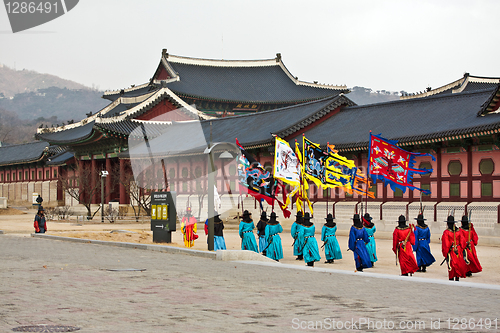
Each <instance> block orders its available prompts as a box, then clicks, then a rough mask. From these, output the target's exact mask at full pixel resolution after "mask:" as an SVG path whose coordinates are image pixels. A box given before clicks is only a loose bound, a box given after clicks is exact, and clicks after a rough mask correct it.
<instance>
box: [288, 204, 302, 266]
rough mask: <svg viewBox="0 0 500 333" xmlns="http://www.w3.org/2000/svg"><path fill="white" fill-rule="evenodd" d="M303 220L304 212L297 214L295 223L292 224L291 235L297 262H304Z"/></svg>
mask: <svg viewBox="0 0 500 333" xmlns="http://www.w3.org/2000/svg"><path fill="white" fill-rule="evenodd" d="M302 223H303V218H302V212H301V211H299V212H297V215H296V216H295V222H293V224H292V228H291V230H290V233H291V234H292V237H293V255H294V256H297V258H296V259H295V260H303V259H304V256H303V255H302V248H303V247H304V226H303V225H302Z"/></svg>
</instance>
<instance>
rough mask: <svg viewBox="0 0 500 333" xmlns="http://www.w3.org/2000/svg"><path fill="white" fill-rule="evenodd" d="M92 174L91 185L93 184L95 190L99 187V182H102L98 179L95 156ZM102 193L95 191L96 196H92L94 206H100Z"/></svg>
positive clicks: (92, 163) (91, 168) (92, 162)
mask: <svg viewBox="0 0 500 333" xmlns="http://www.w3.org/2000/svg"><path fill="white" fill-rule="evenodd" d="M91 158H92V160H91V167H90V170H91V173H90V184H92V186H91V188H95V187H96V186H97V182H98V181H100V180H99V179H97V171H96V170H97V160H96V159H95V158H94V156H92V157H91ZM100 193H101V192H100V191H94V194H93V195H92V201H91V202H92V203H93V204H98V203H100V199H101V198H100Z"/></svg>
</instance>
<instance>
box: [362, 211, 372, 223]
mask: <svg viewBox="0 0 500 333" xmlns="http://www.w3.org/2000/svg"><path fill="white" fill-rule="evenodd" d="M363 218H364V219H365V220H367V221H368V222H370V221H371V220H373V218H372V217H371V216H370V214H369V213H365V215H363Z"/></svg>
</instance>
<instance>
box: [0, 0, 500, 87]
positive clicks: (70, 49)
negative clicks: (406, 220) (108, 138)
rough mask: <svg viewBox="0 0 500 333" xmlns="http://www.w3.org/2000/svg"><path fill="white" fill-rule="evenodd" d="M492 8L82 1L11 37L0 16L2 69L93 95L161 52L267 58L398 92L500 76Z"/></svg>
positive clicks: (136, 73)
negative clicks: (49, 77) (42, 76)
mask: <svg viewBox="0 0 500 333" xmlns="http://www.w3.org/2000/svg"><path fill="white" fill-rule="evenodd" d="M498 13H500V1H498V0H483V1H470V0H466V1H463V0H453V1H436V0H429V1H427V0H420V1H405V0H387V1H385V0H376V1H375V0H366V1H362V0H350V1H337V0H316V1H315V0H309V1H294V0H288V1H272V0H253V1H239V0H230V1H222V0H221V1H209V0H182V1H180V0H176V1H173V0H170V1H169V0H147V1H138V0H135V1H132V0H114V1H111V0H80V1H79V3H78V4H77V5H76V7H74V8H73V9H72V10H71V11H69V12H67V13H66V14H65V15H63V16H61V17H59V18H57V19H55V20H53V21H50V22H48V23H45V24H43V25H40V26H38V27H34V28H32V29H29V30H26V31H24V32H18V33H12V30H11V27H10V24H9V20H8V17H7V13H6V8H5V7H3V6H2V7H0V63H1V64H4V65H6V66H9V67H11V68H15V69H18V70H20V69H29V70H34V71H37V72H40V73H48V74H53V75H57V76H59V77H61V78H64V79H69V80H73V81H76V82H78V83H82V84H85V85H87V86H89V87H91V86H93V87H97V88H99V89H101V90H116V89H121V88H126V87H129V86H130V85H132V84H136V85H137V84H142V83H145V82H147V81H148V80H149V79H150V78H151V76H152V75H153V73H154V71H155V70H156V67H157V66H158V63H159V61H160V57H161V51H162V49H164V48H166V49H167V50H168V53H170V54H173V55H180V56H187V57H194V58H207V59H228V60H241V59H270V58H274V57H276V53H281V55H282V59H283V62H284V64H285V65H286V67H287V68H288V70H289V71H290V72H291V73H292V75H294V76H297V77H298V78H299V79H300V80H302V81H308V82H313V81H318V82H319V83H326V84H333V85H347V87H354V86H362V87H367V88H371V89H373V90H388V91H401V90H404V91H406V92H419V91H423V90H424V89H425V88H426V87H428V86H430V87H432V88H437V87H440V86H442V85H445V84H448V83H450V82H452V81H455V80H457V79H459V78H461V77H462V76H463V74H464V73H465V72H468V73H470V74H471V75H475V76H488V77H500V66H499V65H498V55H499V54H500V52H499V51H500V46H499V43H496V39H495V36H496V35H497V34H498V32H499V30H500V29H499V20H498Z"/></svg>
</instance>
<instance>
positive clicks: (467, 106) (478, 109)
mask: <svg viewBox="0 0 500 333" xmlns="http://www.w3.org/2000/svg"><path fill="white" fill-rule="evenodd" d="M493 94H495V92H494V93H493ZM491 97H492V92H491V91H490V90H482V91H478V92H472V93H460V94H449V95H437V96H433V97H427V98H418V99H410V100H400V101H393V102H388V103H379V104H372V105H363V106H352V107H346V108H343V109H342V110H341V112H339V113H338V114H336V115H335V116H333V117H331V118H329V119H327V120H326V121H324V122H323V123H321V124H318V125H317V126H315V127H314V128H313V129H312V130H309V131H307V132H306V133H305V135H306V137H307V138H308V139H310V140H312V141H314V142H317V143H320V144H322V145H324V144H325V143H327V142H330V143H331V144H335V146H336V148H339V149H341V150H346V149H357V148H360V149H363V148H366V147H367V146H368V138H369V132H370V130H371V131H372V133H373V134H379V133H381V134H382V136H383V137H385V138H388V139H392V140H399V143H400V144H402V145H404V144H405V143H407V144H409V143H414V142H418V141H420V142H422V141H426V140H427V141H429V142H431V141H433V140H441V139H443V138H446V137H453V136H463V137H470V136H472V135H475V134H476V133H478V132H482V131H490V130H496V129H500V114H498V113H490V114H486V115H484V116H478V114H482V112H483V110H484V109H485V108H486V107H487V106H488V104H489V101H490V100H491Z"/></svg>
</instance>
